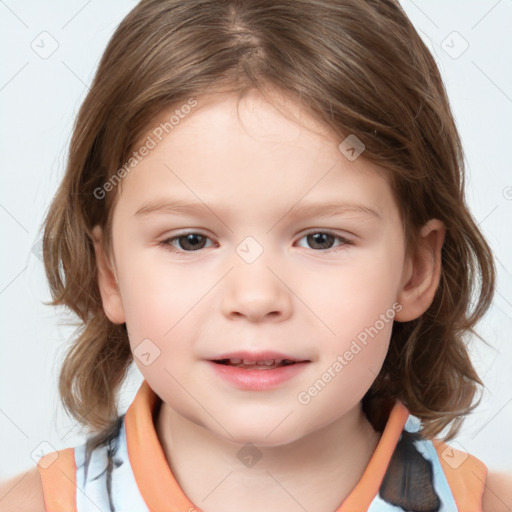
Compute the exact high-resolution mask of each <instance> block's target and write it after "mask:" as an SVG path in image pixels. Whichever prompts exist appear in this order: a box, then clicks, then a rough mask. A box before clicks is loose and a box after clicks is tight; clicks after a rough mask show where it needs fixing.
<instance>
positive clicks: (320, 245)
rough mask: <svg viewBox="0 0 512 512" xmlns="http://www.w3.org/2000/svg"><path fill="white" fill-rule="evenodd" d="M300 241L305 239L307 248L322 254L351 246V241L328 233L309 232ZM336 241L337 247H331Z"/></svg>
mask: <svg viewBox="0 0 512 512" xmlns="http://www.w3.org/2000/svg"><path fill="white" fill-rule="evenodd" d="M302 239H306V243H307V247H308V248H310V249H314V250H316V251H324V252H330V251H331V250H333V251H334V250H336V249H337V247H339V248H343V246H346V245H353V242H352V241H350V240H347V239H346V238H344V237H342V236H339V235H335V234H334V233H330V232H328V231H310V232H309V233H306V234H305V235H304V236H303V237H302V238H301V240H302ZM336 240H338V241H339V243H338V244H337V245H333V244H335V242H336ZM301 247H304V246H301Z"/></svg>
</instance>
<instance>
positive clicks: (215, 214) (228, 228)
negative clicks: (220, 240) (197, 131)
mask: <svg viewBox="0 0 512 512" xmlns="http://www.w3.org/2000/svg"><path fill="white" fill-rule="evenodd" d="M164 166H165V167H166V168H167V169H169V171H170V172H172V173H173V174H174V176H176V178H178V179H179V180H180V181H181V182H182V183H183V185H185V187H187V188H188V189H189V190H190V192H192V194H194V195H195V196H196V197H197V199H199V201H201V203H203V204H204V205H205V207H206V208H208V210H210V211H211V212H212V214H213V215H215V217H217V219H219V220H220V221H221V222H222V224H224V226H226V227H227V228H228V229H229V231H231V233H233V230H232V229H231V228H230V227H229V226H228V225H227V224H226V223H225V222H224V221H223V220H222V219H221V218H220V217H219V216H218V215H217V214H216V213H215V212H214V211H213V210H212V209H211V208H210V207H209V206H208V205H207V204H206V203H205V202H204V201H203V200H202V199H201V198H200V197H199V196H198V195H197V194H196V193H195V192H194V191H193V190H192V189H191V188H190V187H189V186H188V185H187V184H186V183H185V182H184V181H183V180H182V179H181V178H180V177H179V176H178V175H177V174H176V173H175V172H174V171H173V170H172V169H171V168H170V167H169V166H168V165H167V164H164Z"/></svg>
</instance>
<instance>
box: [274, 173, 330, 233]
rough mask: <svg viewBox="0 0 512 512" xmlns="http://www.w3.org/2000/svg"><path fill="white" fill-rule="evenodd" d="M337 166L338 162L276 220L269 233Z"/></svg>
mask: <svg viewBox="0 0 512 512" xmlns="http://www.w3.org/2000/svg"><path fill="white" fill-rule="evenodd" d="M335 167H336V164H334V165H333V166H332V167H331V168H330V169H329V170H328V171H327V172H326V173H325V174H324V175H323V176H321V177H320V178H319V179H318V181H317V182H316V183H314V184H313V185H312V186H311V188H310V189H309V190H308V191H307V192H305V193H304V195H302V196H301V197H300V198H299V199H298V200H297V202H296V203H295V204H294V205H293V206H292V207H291V208H290V209H289V210H288V211H287V212H286V213H285V214H284V215H283V216H282V217H281V218H280V219H279V220H278V221H277V222H275V223H274V224H273V225H272V227H271V228H270V229H269V230H268V231H267V234H268V233H270V232H271V231H272V230H273V229H274V228H275V227H276V226H277V224H279V223H280V222H281V221H282V220H283V219H284V218H285V217H286V216H287V215H288V214H289V213H290V211H291V210H293V208H295V207H296V206H297V205H298V204H299V203H300V202H301V201H302V200H303V199H304V198H305V197H306V196H307V195H308V194H309V193H310V192H311V191H312V190H313V189H314V188H315V187H316V186H317V185H318V184H319V183H320V182H321V181H322V180H323V179H324V178H325V177H326V176H327V175H328V174H329V173H330V172H331V171H332V170H333V169H334V168H335Z"/></svg>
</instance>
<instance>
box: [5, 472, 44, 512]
mask: <svg viewBox="0 0 512 512" xmlns="http://www.w3.org/2000/svg"><path fill="white" fill-rule="evenodd" d="M0 505H1V507H0V508H1V510H2V511H3V512H46V507H45V504H44V495H43V484H42V482H41V476H40V474H39V470H38V467H37V466H35V467H34V468H32V469H29V470H28V471H25V472H23V473H19V474H18V475H15V476H13V477H11V478H10V479H9V480H5V481H3V482H0Z"/></svg>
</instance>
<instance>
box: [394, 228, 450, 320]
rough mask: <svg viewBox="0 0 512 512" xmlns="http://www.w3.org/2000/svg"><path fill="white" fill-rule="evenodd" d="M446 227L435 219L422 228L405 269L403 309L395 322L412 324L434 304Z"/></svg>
mask: <svg viewBox="0 0 512 512" xmlns="http://www.w3.org/2000/svg"><path fill="white" fill-rule="evenodd" d="M445 234H446V227H445V225H444V223H443V222H442V221H440V220H438V219H431V220H430V221H428V222H427V223H426V224H425V225H424V226H423V227H422V228H421V231H420V234H419V237H418V243H417V248H416V249H415V251H414V254H412V255H411V256H409V257H408V258H407V260H406V264H405V265H404V274H403V280H402V288H401V290H400V292H399V295H398V298H397V301H398V302H399V303H400V304H401V305H402V309H401V310H400V311H399V312H397V313H396V315H395V320H397V321H398V322H408V321H410V320H414V319H416V318H419V317H420V316H421V315H422V314H423V313H424V312H425V311H426V310H427V309H428V308H429V307H430V305H431V304H432V301H433V300H434V295H435V293H436V290H437V287H438V285H439V279H440V277H441V249H442V247H443V243H444V237H445Z"/></svg>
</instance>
